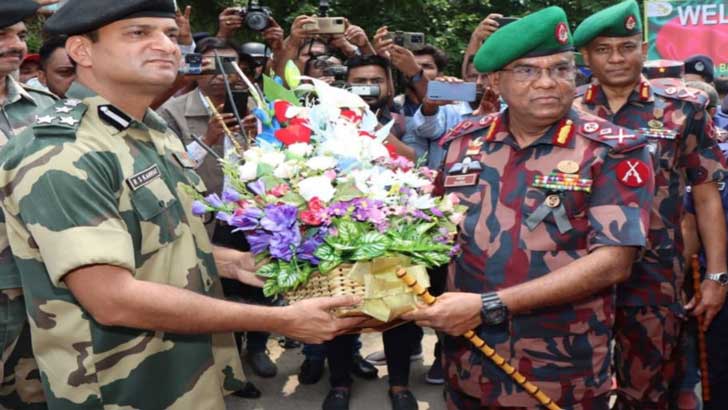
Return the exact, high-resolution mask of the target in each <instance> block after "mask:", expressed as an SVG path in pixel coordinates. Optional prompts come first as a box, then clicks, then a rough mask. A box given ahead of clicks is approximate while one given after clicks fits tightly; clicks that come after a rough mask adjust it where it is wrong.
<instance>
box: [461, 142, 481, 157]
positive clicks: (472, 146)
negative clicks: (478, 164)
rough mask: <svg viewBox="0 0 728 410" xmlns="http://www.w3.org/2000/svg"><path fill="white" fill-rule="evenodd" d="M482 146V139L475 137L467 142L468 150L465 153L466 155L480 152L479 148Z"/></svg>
mask: <svg viewBox="0 0 728 410" xmlns="http://www.w3.org/2000/svg"><path fill="white" fill-rule="evenodd" d="M482 147H483V140H482V139H481V138H476V139H474V140H472V141H470V142H469V143H468V150H467V152H466V153H465V155H467V156H471V155H478V154H480V149H481V148H482Z"/></svg>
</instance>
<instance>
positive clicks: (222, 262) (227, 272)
mask: <svg viewBox="0 0 728 410" xmlns="http://www.w3.org/2000/svg"><path fill="white" fill-rule="evenodd" d="M212 254H213V256H214V257H215V265H216V266H217V270H218V272H220V276H221V277H223V278H226V279H232V280H237V281H239V282H241V283H245V284H246V285H250V286H254V287H256V288H262V287H263V285H264V284H265V282H264V281H263V279H261V278H260V277H259V276H257V275H256V274H255V272H257V271H258V269H259V268H260V267H262V265H264V264H265V263H266V262H265V261H264V262H261V263H259V264H257V265H256V263H255V256H254V255H253V254H252V253H251V252H240V251H238V250H236V249H230V248H226V247H223V246H213V248H212Z"/></svg>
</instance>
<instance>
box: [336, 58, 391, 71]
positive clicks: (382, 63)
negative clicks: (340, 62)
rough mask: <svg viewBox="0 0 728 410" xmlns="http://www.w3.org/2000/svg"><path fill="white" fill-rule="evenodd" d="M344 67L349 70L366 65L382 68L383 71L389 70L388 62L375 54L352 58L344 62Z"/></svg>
mask: <svg viewBox="0 0 728 410" xmlns="http://www.w3.org/2000/svg"><path fill="white" fill-rule="evenodd" d="M344 65H346V67H347V68H348V69H349V70H351V69H353V68H358V67H364V66H368V65H376V66H379V67H382V68H383V69H384V71H387V70H389V60H387V59H386V58H384V57H382V56H378V55H376V54H374V55H369V56H354V57H352V58H350V59H348V60H346V63H345V64H344Z"/></svg>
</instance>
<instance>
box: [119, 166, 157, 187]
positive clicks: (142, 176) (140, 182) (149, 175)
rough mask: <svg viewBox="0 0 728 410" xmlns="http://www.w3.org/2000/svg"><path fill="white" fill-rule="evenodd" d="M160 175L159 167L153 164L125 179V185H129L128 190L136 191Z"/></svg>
mask: <svg viewBox="0 0 728 410" xmlns="http://www.w3.org/2000/svg"><path fill="white" fill-rule="evenodd" d="M161 175H162V174H161V173H160V172H159V167H158V166H157V165H156V164H155V165H152V166H151V167H149V168H147V169H145V170H144V171H142V172H140V173H138V174H134V175H132V176H131V177H129V178H127V180H126V183H127V184H129V188H131V189H132V191H136V190H138V189H139V188H142V187H144V186H145V185H148V184H149V183H150V182H152V181H153V180H154V179H155V178H159V177H160V176H161Z"/></svg>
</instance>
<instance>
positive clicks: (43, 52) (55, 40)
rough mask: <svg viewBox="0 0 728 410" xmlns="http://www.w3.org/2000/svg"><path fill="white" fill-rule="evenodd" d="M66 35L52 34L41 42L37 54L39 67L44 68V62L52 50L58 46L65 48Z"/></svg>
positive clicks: (51, 53)
mask: <svg viewBox="0 0 728 410" xmlns="http://www.w3.org/2000/svg"><path fill="white" fill-rule="evenodd" d="M67 39H68V37H66V36H53V37H49V38H48V39H46V41H45V42H44V43H43V45H42V46H40V50H38V54H39V55H40V68H41V69H42V70H45V68H46V64H47V63H48V60H49V59H50V58H51V56H52V55H53V52H54V51H56V50H58V49H59V48H63V49H65V48H66V40H67Z"/></svg>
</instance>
